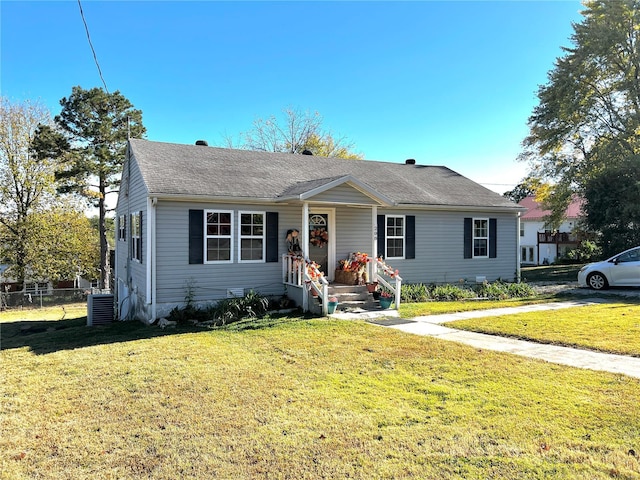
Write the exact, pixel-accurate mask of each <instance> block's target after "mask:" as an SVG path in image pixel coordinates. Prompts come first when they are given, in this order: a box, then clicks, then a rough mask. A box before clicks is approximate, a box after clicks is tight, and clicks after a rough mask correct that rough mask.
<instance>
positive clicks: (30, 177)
mask: <svg viewBox="0 0 640 480" xmlns="http://www.w3.org/2000/svg"><path fill="white" fill-rule="evenodd" d="M50 121H51V118H50V115H49V112H48V110H47V109H46V108H45V107H43V106H42V105H40V104H38V103H34V102H30V101H25V102H15V103H12V102H11V101H10V100H9V99H8V98H6V97H1V99H0V257H1V258H2V259H3V260H7V261H8V263H9V265H10V267H9V270H8V271H7V275H10V276H11V277H13V278H14V279H15V280H16V282H17V283H18V284H20V285H24V280H25V276H26V274H27V270H28V267H29V259H28V256H29V255H28V244H29V239H30V236H31V235H32V230H31V229H30V220H31V217H32V216H33V215H34V214H36V213H38V212H41V211H44V210H46V208H47V206H48V205H49V204H50V202H51V201H52V198H53V193H54V191H55V190H54V187H53V185H54V168H53V164H52V163H51V162H50V161H48V160H46V159H44V160H40V159H38V158H37V157H36V155H34V154H33V151H32V142H33V139H34V138H35V136H36V130H37V128H38V125H42V124H45V125H46V124H48V123H50Z"/></svg>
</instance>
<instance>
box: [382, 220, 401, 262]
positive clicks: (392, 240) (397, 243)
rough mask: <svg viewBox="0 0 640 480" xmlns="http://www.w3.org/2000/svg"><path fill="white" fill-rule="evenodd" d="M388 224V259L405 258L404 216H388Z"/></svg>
mask: <svg viewBox="0 0 640 480" xmlns="http://www.w3.org/2000/svg"><path fill="white" fill-rule="evenodd" d="M386 223H387V229H386V230H387V231H386V243H387V245H386V247H387V249H386V250H387V251H386V253H387V258H404V231H405V230H404V216H391V215H388V216H387V219H386Z"/></svg>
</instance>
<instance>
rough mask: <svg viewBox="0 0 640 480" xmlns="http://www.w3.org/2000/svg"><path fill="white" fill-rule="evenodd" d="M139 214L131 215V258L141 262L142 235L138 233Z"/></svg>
mask: <svg viewBox="0 0 640 480" xmlns="http://www.w3.org/2000/svg"><path fill="white" fill-rule="evenodd" d="M140 230H141V229H140V212H135V213H132V214H131V258H132V259H133V260H137V261H139V262H141V261H142V233H141V231H140Z"/></svg>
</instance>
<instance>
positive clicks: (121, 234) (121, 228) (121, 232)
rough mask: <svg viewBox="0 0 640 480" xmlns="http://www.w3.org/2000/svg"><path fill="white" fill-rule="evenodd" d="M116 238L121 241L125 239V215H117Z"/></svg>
mask: <svg viewBox="0 0 640 480" xmlns="http://www.w3.org/2000/svg"><path fill="white" fill-rule="evenodd" d="M118 240H120V241H121V242H126V241H127V216H126V215H120V216H119V217H118Z"/></svg>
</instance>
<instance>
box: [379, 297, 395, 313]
mask: <svg viewBox="0 0 640 480" xmlns="http://www.w3.org/2000/svg"><path fill="white" fill-rule="evenodd" d="M392 301H393V299H392V298H391V297H380V307H382V309H383V310H386V309H387V308H389V307H390V306H391V302H392Z"/></svg>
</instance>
